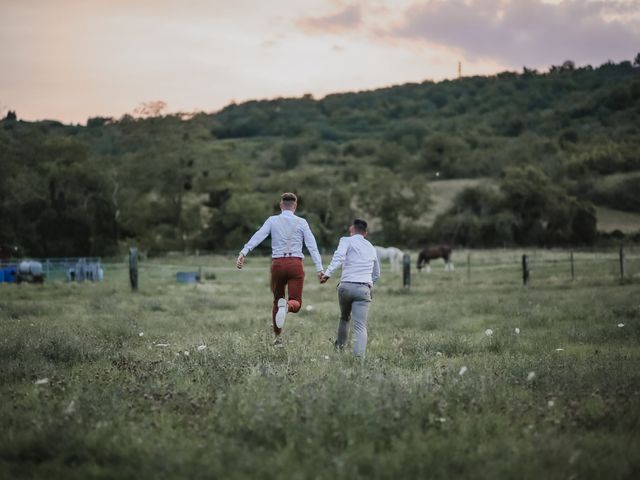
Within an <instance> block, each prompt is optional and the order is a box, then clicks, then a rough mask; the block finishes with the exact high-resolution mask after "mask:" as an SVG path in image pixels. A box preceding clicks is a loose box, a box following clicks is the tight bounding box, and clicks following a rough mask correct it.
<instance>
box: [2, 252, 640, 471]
mask: <svg viewBox="0 0 640 480" xmlns="http://www.w3.org/2000/svg"><path fill="white" fill-rule="evenodd" d="M467 253H469V255H470V256H469V257H467V256H466V254H467ZM521 253H522V252H519V251H483V252H480V251H473V252H458V254H457V256H456V257H455V259H456V270H455V271H454V272H452V273H447V272H444V271H443V268H442V264H434V269H433V272H432V273H431V274H428V275H427V274H424V273H423V274H421V275H416V274H414V275H413V277H412V286H411V288H410V289H409V290H407V289H403V288H402V286H401V278H400V275H398V274H396V275H393V274H391V273H390V272H389V271H388V267H387V266H385V270H383V278H382V279H381V282H380V284H379V285H378V286H377V287H376V288H375V290H374V299H373V305H372V307H371V311H370V330H369V348H368V351H367V357H366V359H365V361H364V362H358V361H356V360H354V359H353V358H352V356H351V355H350V353H338V352H335V351H334V350H333V339H334V338H335V327H336V321H337V312H338V310H337V304H336V291H335V281H333V280H332V281H331V283H330V284H327V285H319V284H318V282H317V279H316V278H315V277H313V276H312V275H310V272H312V270H313V269H312V268H311V266H310V264H308V266H307V272H308V274H309V276H308V278H307V283H306V285H305V293H304V301H305V305H304V306H303V309H302V311H301V312H300V313H299V314H297V315H289V317H288V318H287V324H286V328H285V331H286V332H285V335H286V341H285V347H284V348H280V349H278V348H274V347H272V346H271V333H270V326H269V325H270V320H269V308H270V307H269V305H270V293H269V291H268V273H267V268H268V260H267V259H264V258H254V257H249V259H248V260H247V265H246V267H245V270H243V271H241V272H240V271H237V270H235V269H234V268H233V263H234V259H233V258H231V257H228V258H225V257H206V258H203V257H188V258H170V259H169V258H165V259H159V260H157V261H153V262H145V263H143V264H141V272H140V291H139V292H137V293H132V292H130V290H129V287H128V283H127V282H128V280H127V271H126V267H125V264H123V263H114V264H107V265H106V279H105V282H104V283H102V284H90V283H85V284H67V283H62V282H50V283H47V284H45V285H43V286H35V285H20V286H17V285H6V284H4V285H3V284H0V326H1V332H2V335H1V338H0V409H1V415H0V428H1V431H2V435H0V478H47V479H56V478H71V479H73V478H77V479H85V478H191V479H198V478H225V479H226V478H232V479H233V478H274V479H275V478H300V479H306V478H318V479H325V478H326V479H330V478H331V479H333V478H337V479H341V478H443V479H444V478H447V479H449V478H474V479H475V478H487V479H488V478H536V479H539V478H605V477H606V478H609V479H619V478H638V476H639V475H640V260H639V258H638V255H637V254H636V253H634V252H629V256H628V262H629V266H628V269H627V273H626V277H625V280H620V279H619V278H618V276H617V270H616V258H615V256H612V255H610V254H602V253H593V252H584V253H577V254H576V259H577V263H576V276H575V279H574V280H573V281H572V280H571V278H570V276H569V271H568V263H567V256H568V253H567V252H548V251H547V252H538V253H535V254H531V259H532V277H531V283H530V284H529V286H527V287H523V286H522V283H521V280H520V271H519V263H518V262H519V259H520V255H521ZM634 255H635V256H634ZM466 258H470V259H471V269H470V270H467V268H466V265H465V261H466ZM197 266H202V267H204V272H205V274H207V276H208V277H209V278H211V277H212V276H213V275H215V277H216V278H215V279H212V280H207V281H205V282H204V283H202V284H197V285H179V284H176V283H175V273H176V272H177V271H179V270H189V269H192V270H193V269H195V268H196V267H197ZM488 329H490V330H491V331H492V334H491V335H487V330H488ZM516 329H518V330H516Z"/></svg>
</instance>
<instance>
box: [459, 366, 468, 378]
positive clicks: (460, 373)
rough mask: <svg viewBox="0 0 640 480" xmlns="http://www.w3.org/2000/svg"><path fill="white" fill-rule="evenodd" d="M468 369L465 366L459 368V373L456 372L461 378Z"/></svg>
mask: <svg viewBox="0 0 640 480" xmlns="http://www.w3.org/2000/svg"><path fill="white" fill-rule="evenodd" d="M467 370H468V368H467V367H465V366H462V367H460V371H459V372H458V375H460V376H462V375H464V374H465V373H467Z"/></svg>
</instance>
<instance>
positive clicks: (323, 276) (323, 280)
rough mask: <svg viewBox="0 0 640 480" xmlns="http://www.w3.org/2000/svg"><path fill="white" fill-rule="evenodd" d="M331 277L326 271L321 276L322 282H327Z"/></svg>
mask: <svg viewBox="0 0 640 480" xmlns="http://www.w3.org/2000/svg"><path fill="white" fill-rule="evenodd" d="M330 278H331V277H327V276H326V275H325V274H324V273H323V274H322V275H321V276H320V283H327V280H329V279H330Z"/></svg>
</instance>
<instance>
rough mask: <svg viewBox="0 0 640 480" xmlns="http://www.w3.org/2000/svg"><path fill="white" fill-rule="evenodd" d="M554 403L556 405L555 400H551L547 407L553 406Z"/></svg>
mask: <svg viewBox="0 0 640 480" xmlns="http://www.w3.org/2000/svg"><path fill="white" fill-rule="evenodd" d="M554 405H555V402H554V401H553V400H549V401H548V402H547V407H549V408H551V407H553V406H554Z"/></svg>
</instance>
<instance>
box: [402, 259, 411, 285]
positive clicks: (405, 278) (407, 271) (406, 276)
mask: <svg viewBox="0 0 640 480" xmlns="http://www.w3.org/2000/svg"><path fill="white" fill-rule="evenodd" d="M402 286H403V287H404V288H409V287H410V286H411V256H410V255H409V254H408V253H405V254H404V255H403V256H402Z"/></svg>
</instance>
